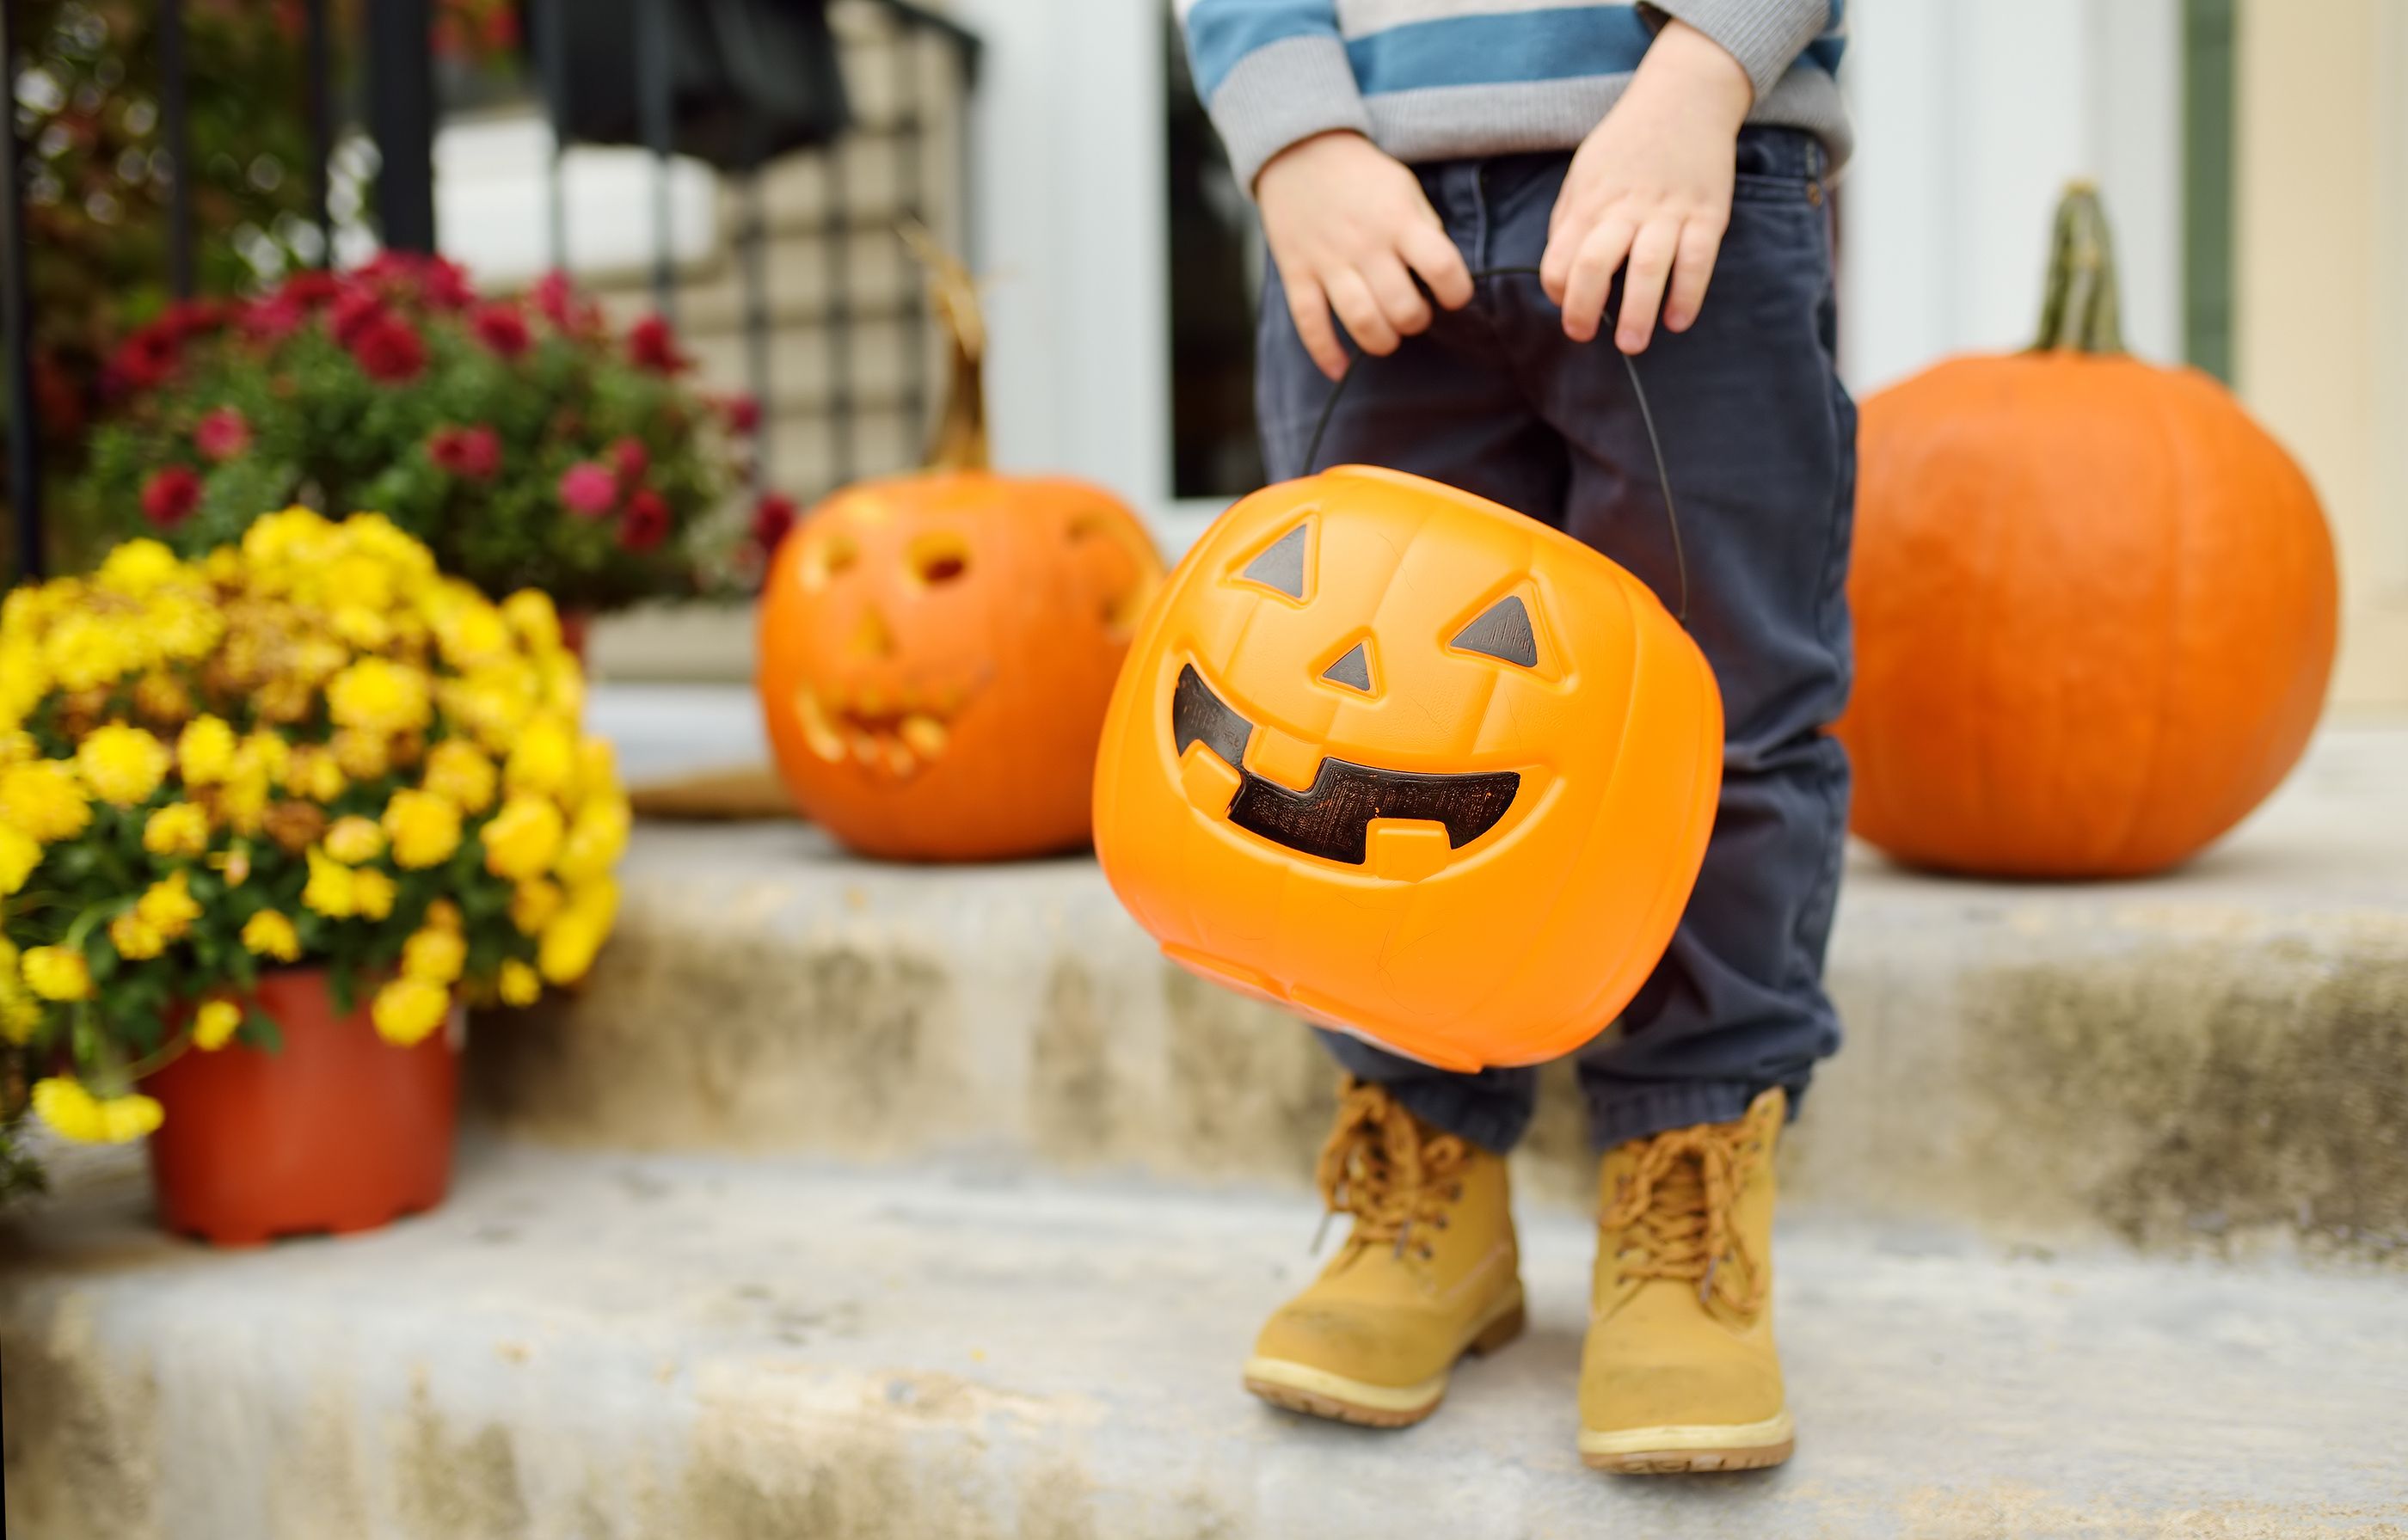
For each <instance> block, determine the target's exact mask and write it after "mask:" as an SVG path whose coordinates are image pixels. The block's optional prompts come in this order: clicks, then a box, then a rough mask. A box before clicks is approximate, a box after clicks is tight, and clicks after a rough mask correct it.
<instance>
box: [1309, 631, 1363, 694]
mask: <svg viewBox="0 0 2408 1540" xmlns="http://www.w3.org/2000/svg"><path fill="white" fill-rule="evenodd" d="M1370 645H1371V644H1370V643H1369V642H1356V643H1355V646H1354V647H1353V648H1352V649H1349V650H1348V652H1347V654H1346V656H1344V657H1343V658H1340V659H1339V660H1338V661H1337V662H1336V663H1331V664H1330V665H1329V666H1328V667H1327V668H1325V669H1323V670H1322V671H1321V677H1323V678H1325V679H1327V680H1328V681H1329V682H1330V683H1332V684H1342V685H1344V686H1345V687H1346V688H1347V689H1349V690H1359V691H1361V692H1363V693H1364V694H1366V695H1368V694H1369V693H1370V692H1371V654H1370V652H1369V650H1368V649H1369V647H1370Z"/></svg>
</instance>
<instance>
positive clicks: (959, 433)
mask: <svg viewBox="0 0 2408 1540" xmlns="http://www.w3.org/2000/svg"><path fill="white" fill-rule="evenodd" d="M895 233H896V235H900V236H902V237H903V244H904V245H905V246H906V247H909V248H910V251H911V255H912V256H913V257H915V258H917V259H918V260H919V263H920V265H921V266H923V267H925V268H926V269H927V270H928V303H929V305H930V306H931V307H933V308H934V309H935V310H936V312H937V319H938V320H939V321H942V322H943V323H944V327H945V336H946V339H947V340H948V341H950V342H951V343H952V344H953V378H951V379H949V380H948V381H946V385H945V409H944V412H943V413H942V415H940V416H939V418H938V419H937V431H936V433H935V434H934V435H931V436H930V438H929V440H928V455H927V468H928V469H930V470H932V471H982V470H985V469H986V468H987V465H988V457H987V443H986V381H985V379H984V378H983V377H982V374H981V371H980V364H981V363H982V360H983V359H984V358H985V356H986V318H985V316H984V315H983V314H982V312H981V311H980V309H979V297H978V281H977V280H976V279H975V278H971V277H970V270H969V269H968V267H965V266H964V265H962V261H961V259H960V258H959V257H956V256H954V255H953V253H952V252H950V251H948V250H945V249H944V248H943V247H940V246H939V245H938V244H937V241H936V237H935V236H933V235H929V234H928V230H927V227H926V226H925V225H924V224H921V223H920V222H919V221H916V220H907V221H904V222H903V223H901V224H898V225H896V227H895Z"/></svg>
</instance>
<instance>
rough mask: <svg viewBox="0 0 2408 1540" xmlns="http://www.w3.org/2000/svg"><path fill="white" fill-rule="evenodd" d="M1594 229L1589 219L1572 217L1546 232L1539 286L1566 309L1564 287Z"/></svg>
mask: <svg viewBox="0 0 2408 1540" xmlns="http://www.w3.org/2000/svg"><path fill="white" fill-rule="evenodd" d="M1592 228H1593V226H1592V224H1591V223H1590V221H1587V220H1571V221H1566V222H1565V223H1563V224H1561V225H1558V226H1557V227H1556V228H1555V229H1553V230H1550V231H1549V232H1547V249H1546V250H1544V251H1543V252H1541V253H1540V256H1539V287H1540V288H1541V289H1543V290H1545V291H1546V293H1547V297H1548V298H1549V299H1551V300H1553V301H1555V308H1557V309H1558V310H1560V309H1562V308H1563V305H1564V288H1565V286H1566V285H1567V284H1569V283H1570V282H1571V279H1572V260H1573V259H1574V258H1575V257H1577V256H1579V255H1580V249H1581V243H1582V242H1583V241H1584V240H1586V239H1588V233H1589V231H1590V230H1591V229H1592Z"/></svg>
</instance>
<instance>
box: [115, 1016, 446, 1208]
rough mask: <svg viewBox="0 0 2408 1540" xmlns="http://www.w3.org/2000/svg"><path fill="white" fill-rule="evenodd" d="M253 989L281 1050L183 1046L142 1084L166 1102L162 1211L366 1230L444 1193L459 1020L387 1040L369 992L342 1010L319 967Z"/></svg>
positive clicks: (159, 1152) (154, 1169) (160, 1141)
mask: <svg viewBox="0 0 2408 1540" xmlns="http://www.w3.org/2000/svg"><path fill="white" fill-rule="evenodd" d="M257 998H258V1003H259V1008H260V1009H261V1011H262V1012H264V1013H265V1015H267V1016H268V1017H269V1018H270V1019H272V1020H274V1021H275V1022H276V1024H277V1026H278V1027H279V1029H280V1030H281V1031H282V1033H283V1037H284V1044H283V1047H282V1048H280V1049H279V1050H278V1051H277V1052H274V1053H267V1052H263V1051H261V1050H259V1049H257V1048H247V1047H244V1046H242V1045H240V1044H234V1045H229V1046H228V1047H226V1048H220V1049H218V1050H216V1051H215V1052H211V1053H202V1052H197V1051H194V1052H188V1053H186V1054H184V1055H182V1056H181V1057H180V1058H179V1059H177V1060H176V1061H175V1062H173V1063H171V1064H169V1065H168V1066H167V1067H166V1068H165V1069H163V1070H161V1071H159V1073H158V1074H156V1075H154V1076H152V1077H150V1079H149V1080H148V1081H147V1082H146V1083H145V1086H144V1089H145V1090H147V1091H150V1094H151V1095H153V1096H156V1097H157V1098H158V1099H159V1101H160V1103H161V1105H162V1106H163V1107H164V1108H165V1112H166V1119H165V1122H164V1123H163V1124H162V1125H161V1127H160V1129H159V1131H158V1132H157V1133H156V1134H152V1135H151V1136H150V1178H151V1187H152V1190H153V1191H154V1192H155V1193H156V1194H157V1196H158V1201H159V1221H160V1223H161V1224H163V1225H164V1226H165V1227H166V1228H167V1229H169V1230H172V1231H175V1232H177V1233H181V1234H188V1235H197V1236H199V1237H200V1238H202V1239H203V1240H206V1241H208V1242H211V1243H212V1244H214V1245H218V1246H259V1245H263V1244H265V1242H267V1241H270V1240H272V1239H274V1238H276V1237H277V1236H279V1235H292V1234H300V1233H323V1232H331V1233H336V1234H344V1233H350V1232H351V1231H357V1230H373V1229H376V1228H377V1227H378V1226H380V1225H383V1224H389V1223H391V1222H392V1221H393V1220H394V1219H398V1218H400V1217H401V1216H402V1215H405V1214H414V1213H417V1212H418V1211H420V1210H422V1209H427V1208H432V1207H434V1206H435V1205H437V1204H438V1203H440V1202H442V1201H443V1193H444V1190H445V1188H446V1187H447V1186H449V1184H450V1182H451V1178H452V1130H453V1126H454V1124H455V1123H456V1122H457V1120H458V1113H459V1090H460V1049H459V1036H460V1034H459V1033H458V1031H457V1030H452V1031H446V1032H438V1033H436V1034H433V1035H432V1036H430V1037H428V1038H427V1039H426V1040H425V1041H424V1042H423V1043H420V1044H418V1045H416V1046H415V1047H412V1048H394V1046H393V1045H391V1044H389V1043H387V1042H386V1041H385V1040H384V1039H382V1038H381V1037H379V1036H378V1035H377V1033H376V1027H375V1026H374V1025H373V1024H372V1023H371V1022H370V1020H369V1019H368V994H367V991H362V992H361V995H360V998H359V1000H358V1002H357V1004H356V1005H355V1006H354V1008H353V1009H352V1010H351V1011H350V1012H349V1013H348V1014H344V1013H338V1012H337V1010H336V1009H335V1003H334V997H333V994H332V992H331V991H330V989H329V988H328V983H327V977H326V974H325V971H324V970H323V969H319V968H295V969H290V970H286V971H283V972H279V973H272V974H269V975H267V976H266V977H263V978H262V979H261V980H260V982H259V991H258V997H257ZM457 1024H458V1019H457V1018H455V1019H454V1027H455V1029H456V1027H457Z"/></svg>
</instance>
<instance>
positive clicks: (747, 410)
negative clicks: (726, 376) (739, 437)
mask: <svg viewBox="0 0 2408 1540" xmlns="http://www.w3.org/2000/svg"><path fill="white" fill-rule="evenodd" d="M721 409H722V410H724V411H725V412H726V414H727V426H728V427H729V428H730V429H732V430H734V431H735V432H737V433H740V434H756V433H759V432H760V431H761V401H760V398H759V397H758V396H750V395H732V396H729V397H728V398H727V399H726V401H725V402H724V403H722V406H721Z"/></svg>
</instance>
